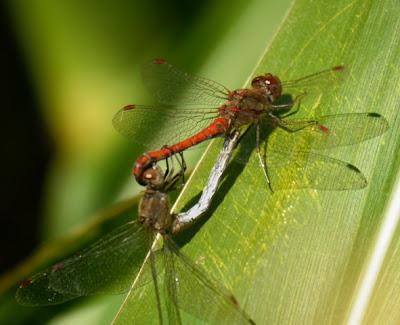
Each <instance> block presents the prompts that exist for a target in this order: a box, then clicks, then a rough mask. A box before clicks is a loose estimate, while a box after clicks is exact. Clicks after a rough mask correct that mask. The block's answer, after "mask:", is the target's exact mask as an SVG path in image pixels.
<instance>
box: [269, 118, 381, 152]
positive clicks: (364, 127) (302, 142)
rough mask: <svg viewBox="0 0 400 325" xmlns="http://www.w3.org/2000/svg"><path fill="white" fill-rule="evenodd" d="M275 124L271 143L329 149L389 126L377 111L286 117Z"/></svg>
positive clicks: (356, 141) (377, 132) (378, 133)
mask: <svg viewBox="0 0 400 325" xmlns="http://www.w3.org/2000/svg"><path fill="white" fill-rule="evenodd" d="M283 127H285V128H287V129H284V128H276V129H275V130H274V131H273V132H272V134H271V137H270V139H267V140H266V141H270V142H271V143H275V144H279V146H280V147H282V148H288V149H289V148H290V149H296V147H297V148H301V147H303V148H304V146H307V148H310V150H313V149H316V150H318V149H330V148H335V147H341V146H348V145H353V144H357V143H360V142H363V141H366V140H369V139H372V138H375V137H377V136H380V135H382V134H383V133H384V132H386V131H387V130H388V128H389V124H388V122H387V120H386V119H385V118H384V117H383V116H381V115H379V114H377V113H351V114H337V115H326V116H321V117H317V118H313V119H311V120H296V119H290V120H289V119H285V120H283Z"/></svg>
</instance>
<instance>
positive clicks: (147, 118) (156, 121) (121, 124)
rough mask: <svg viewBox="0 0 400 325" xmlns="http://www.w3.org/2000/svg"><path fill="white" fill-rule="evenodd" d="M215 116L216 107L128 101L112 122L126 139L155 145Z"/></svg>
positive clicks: (191, 132)
mask: <svg viewBox="0 0 400 325" xmlns="http://www.w3.org/2000/svg"><path fill="white" fill-rule="evenodd" d="M217 116H218V109H216V108H207V109H205V108H196V107H190V108H182V107H176V106H165V105H164V106H163V105H160V106H157V107H152V106H141V105H131V106H127V107H126V108H123V109H121V110H119V111H118V112H117V114H116V115H115V116H114V118H113V125H114V128H115V129H116V130H117V131H118V132H119V133H121V134H122V135H123V136H125V137H126V138H128V139H129V140H131V141H133V142H135V143H137V144H139V145H142V146H144V147H146V148H150V149H157V148H160V147H162V146H164V145H171V144H174V143H177V142H180V141H182V140H184V139H186V138H188V137H190V136H192V135H194V134H196V133H197V132H199V131H201V130H202V129H204V128H206V127H207V126H208V125H209V124H210V123H211V122H212V121H213V120H214V119H215V118H216V117H217ZM149 135H150V136H149Z"/></svg>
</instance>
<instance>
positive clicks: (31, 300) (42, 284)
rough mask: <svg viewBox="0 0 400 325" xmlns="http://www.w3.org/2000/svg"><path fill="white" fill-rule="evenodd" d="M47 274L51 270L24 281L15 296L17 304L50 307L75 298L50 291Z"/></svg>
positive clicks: (48, 269)
mask: <svg viewBox="0 0 400 325" xmlns="http://www.w3.org/2000/svg"><path fill="white" fill-rule="evenodd" d="M49 274H51V268H47V269H46V270H44V271H42V272H40V273H37V274H35V275H34V276H32V277H31V278H28V279H26V280H24V281H23V282H22V283H21V285H20V287H19V288H18V290H17V292H16V294H15V299H16V300H17V302H18V303H19V304H20V305H23V306H50V305H57V304H61V303H64V302H66V301H68V300H71V299H74V298H77V296H74V295H68V294H62V293H59V292H57V291H55V290H53V289H51V288H50V284H49Z"/></svg>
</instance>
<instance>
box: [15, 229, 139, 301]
mask: <svg viewBox="0 0 400 325" xmlns="http://www.w3.org/2000/svg"><path fill="white" fill-rule="evenodd" d="M146 253H147V244H146V235H145V231H144V229H143V227H142V226H141V225H140V224H138V223H137V222H129V223H126V224H125V225H123V226H120V227H118V228H117V229H115V230H114V231H112V232H111V233H110V234H108V235H106V236H104V237H102V238H101V239H99V240H98V241H97V242H95V243H94V244H92V245H91V246H89V247H88V248H87V249H84V250H83V251H81V252H80V253H77V254H76V255H74V256H72V257H70V258H67V259H65V260H63V261H61V262H59V263H57V264H54V265H53V266H52V267H51V268H49V269H47V270H46V271H43V272H40V273H39V274H37V275H35V276H33V277H32V278H31V279H28V281H29V283H28V285H23V286H21V287H20V289H19V290H18V293H17V296H18V297H19V300H20V301H25V300H26V301H30V302H31V304H34V303H35V297H37V299H36V300H37V305H41V304H42V302H43V296H45V295H50V296H51V295H54V297H53V298H51V301H49V302H50V304H56V303H61V302H63V297H67V298H68V299H72V298H74V297H79V296H86V295H91V294H96V293H121V292H123V291H125V290H126V289H128V288H129V286H130V284H131V282H132V279H133V277H134V276H135V274H136V272H137V271H138V269H139V268H140V266H141V265H142V263H143V259H144V257H145V255H146ZM43 287H46V290H45V292H44V293H43V292H42V290H40V289H41V288H43ZM38 289H39V290H38ZM24 297H25V298H24ZM68 299H67V300H68ZM64 301H65V300H64ZM45 304H49V303H45Z"/></svg>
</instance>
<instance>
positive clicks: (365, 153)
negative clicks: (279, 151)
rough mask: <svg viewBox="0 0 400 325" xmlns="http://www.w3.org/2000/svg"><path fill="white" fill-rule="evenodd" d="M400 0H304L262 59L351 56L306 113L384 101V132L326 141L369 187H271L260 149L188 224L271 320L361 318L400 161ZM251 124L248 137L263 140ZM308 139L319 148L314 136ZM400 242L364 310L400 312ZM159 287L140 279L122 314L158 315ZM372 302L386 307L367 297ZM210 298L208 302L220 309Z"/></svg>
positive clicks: (205, 251)
mask: <svg viewBox="0 0 400 325" xmlns="http://www.w3.org/2000/svg"><path fill="white" fill-rule="evenodd" d="M396 9H398V5H397V4H396V2H395V1H383V2H379V3H378V2H374V1H352V2H349V1H336V2H332V3H327V2H324V1H313V2H310V1H296V2H295V5H294V6H293V8H292V9H291V12H290V14H289V15H288V17H287V18H286V20H285V22H284V24H283V25H282V26H281V29H280V30H279V32H278V34H277V35H276V37H275V39H274V41H273V43H272V45H271V46H270V47H268V48H267V50H266V52H265V55H264V56H263V58H262V60H261V61H260V63H259V64H258V65H257V66H256V71H255V73H254V75H256V74H257V73H265V72H267V71H271V72H274V73H275V74H277V75H279V76H280V77H281V79H282V80H289V79H293V78H298V77H301V76H304V75H307V74H310V73H312V72H315V71H318V70H321V69H324V68H327V67H330V66H334V65H338V64H344V65H345V67H346V70H347V76H346V78H344V80H343V81H342V82H341V84H340V85H339V86H338V88H337V89H331V91H329V89H328V90H327V91H326V92H324V93H323V94H322V96H319V97H311V98H310V99H307V100H306V101H305V102H304V103H303V105H302V107H301V111H300V112H299V114H298V115H299V116H300V117H306V116H320V115H328V114H338V113H340V114H343V113H354V112H377V113H380V114H382V115H383V116H385V117H386V119H387V120H388V121H389V124H390V130H389V131H388V132H386V133H385V134H384V135H383V136H381V137H379V138H375V139H371V140H368V141H366V142H364V143H361V144H358V145H352V146H349V147H343V148H337V149H329V150H325V151H323V152H322V154H325V155H329V156H330V157H334V158H336V159H340V160H344V161H346V162H349V163H351V164H354V165H356V166H357V167H359V168H360V169H361V170H362V171H363V173H364V175H365V177H366V178H367V180H368V186H367V187H366V188H364V189H360V190H348V191H317V190H310V189H304V190H286V191H276V192H275V193H271V192H270V191H269V190H268V188H267V187H266V185H265V179H264V178H263V174H262V172H261V170H260V167H259V165H258V161H257V160H256V157H255V155H254V154H253V155H252V156H251V157H249V163H248V164H247V165H246V166H245V167H243V166H242V165H238V164H236V163H231V165H230V166H229V167H228V170H227V172H226V176H225V179H224V181H223V183H222V184H221V186H220V188H219V190H218V193H217V195H216V197H215V200H214V202H213V206H212V208H211V209H210V211H209V212H208V213H207V215H206V216H205V218H204V221H203V222H202V226H201V227H196V228H197V229H196V230H197V231H195V230H193V229H192V230H191V231H189V232H190V235H188V234H187V235H186V236H188V238H185V239H186V241H189V243H188V244H187V245H186V246H185V247H184V248H183V250H184V252H185V253H186V254H187V255H189V256H191V258H192V259H193V260H194V261H195V262H197V263H201V264H202V266H203V267H204V268H205V269H207V270H208V271H209V273H210V274H213V276H215V277H217V278H218V279H219V280H220V281H221V282H222V283H224V284H225V285H226V286H227V287H228V288H230V289H231V290H232V292H233V293H234V294H235V295H236V296H237V297H238V299H239V301H240V302H241V304H242V306H244V308H245V309H246V310H247V312H248V313H249V314H250V315H251V316H252V317H253V318H254V319H255V321H256V322H257V323H259V324H275V323H279V324H310V323H315V324H326V323H334V324H338V323H345V322H347V321H349V320H351V321H353V320H354V319H355V318H353V317H354V316H353V315H354V314H355V313H356V312H357V311H356V309H355V308H356V306H357V300H358V299H359V294H360V288H361V287H362V285H363V283H365V282H366V281H367V279H366V277H365V274H366V273H365V271H366V270H368V268H369V257H370V255H371V253H372V252H373V251H374V250H375V248H376V245H377V244H378V242H377V241H376V236H377V235H378V233H379V230H380V226H381V224H382V222H384V220H385V218H386V214H385V211H386V207H387V205H388V204H389V198H390V193H391V192H392V188H393V187H394V184H395V180H396V177H397V173H398V165H399V155H398V151H399V143H398V129H399V127H400V125H399V123H400V120H399V119H398V118H397V113H398V103H399V99H400V98H399V97H400V87H399V86H400V83H399V68H398V67H399V66H400V65H399V63H400V62H399V61H400V53H399V52H400V48H399V46H398V44H399V41H400V39H399V38H400V36H399V35H400V33H399V19H398V17H397V15H396ZM250 135H251V134H249V136H246V138H245V139H243V140H244V141H243V142H242V143H241V146H253V147H254V141H255V140H254V138H251V137H250ZM349 136H351V130H350V132H349ZM275 140H276V142H275V143H273V144H272V146H273V147H274V148H279V139H278V138H276V139H275ZM220 146H221V141H215V143H213V145H212V146H211V147H210V148H209V150H208V152H207V154H206V155H205V156H204V159H203V160H202V161H201V162H200V164H199V166H198V167H197V168H196V171H195V173H194V174H193V175H192V177H191V179H190V180H189V182H188V185H187V187H186V189H185V191H184V194H183V196H182V197H181V199H180V200H179V202H177V207H176V210H177V211H179V210H181V209H183V208H189V207H190V206H191V204H193V202H195V200H196V197H197V196H198V195H199V193H200V192H201V190H202V188H203V186H204V183H205V181H206V179H207V175H208V172H209V170H210V169H211V167H212V164H213V159H215V157H216V155H217V152H218V149H219V148H220ZM298 146H299V148H298V149H299V150H301V149H303V150H307V148H308V147H307V143H300V144H299V145H298ZM281 177H282V178H283V179H284V177H285V174H284V172H283V174H282V175H281ZM394 226H396V225H394ZM397 246H398V241H397V240H396V236H395V235H394V236H393V237H392V241H391V242H390V245H389V246H388V248H387V250H386V251H385V252H384V257H386V259H385V263H384V264H383V265H384V268H383V270H380V269H378V270H377V272H378V273H379V277H378V280H379V282H378V286H377V287H376V289H375V291H374V292H373V294H372V296H371V300H369V301H368V303H367V305H366V306H365V308H364V309H363V310H361V316H360V318H359V319H363V317H365V316H366V317H367V318H365V319H366V320H368V321H371V322H377V323H398V322H399V318H398V315H399V313H398V312H397V309H398V308H397V307H396V306H397V304H396V303H395V302H394V301H397V300H398V295H397V294H396V292H397V291H398V290H397V288H398V286H396V283H397V282H396V275H397V273H396V270H397V269H398V268H397V267H396V265H398V259H396V256H397V254H396V251H397V250H396V247H397ZM388 287H390V289H391V290H390V291H389V292H387V291H386V290H385V288H388ZM148 291H149V292H146V291H142V290H135V289H134V290H132V292H131V294H130V296H128V297H127V300H126V301H125V304H124V305H123V306H122V307H121V309H120V312H119V314H118V316H117V318H116V323H117V324H125V323H128V322H129V320H130V319H137V318H135V317H139V318H140V317H141V315H142V314H143V315H144V314H146V318H145V319H146V320H147V321H148V319H149V318H148V317H152V316H153V317H154V318H153V321H156V318H155V317H156V315H155V314H152V313H151V312H149V311H148V310H147V309H146V306H147V305H148V304H150V303H151V301H153V300H154V299H153V295H154V294H153V292H152V291H151V290H148ZM139 297H140V299H139ZM152 299H153V300H152ZM369 304H371V307H373V308H374V309H373V310H374V313H372V312H371V311H370V310H368V309H366V308H367V307H368V306H369ZM209 308H210V311H208V310H207V311H205V312H211V310H212V306H210V307H209ZM140 319H141V318H140Z"/></svg>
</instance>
